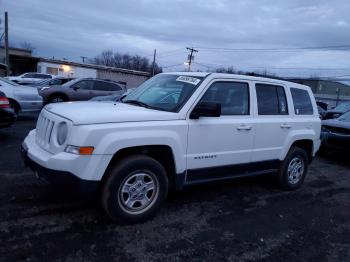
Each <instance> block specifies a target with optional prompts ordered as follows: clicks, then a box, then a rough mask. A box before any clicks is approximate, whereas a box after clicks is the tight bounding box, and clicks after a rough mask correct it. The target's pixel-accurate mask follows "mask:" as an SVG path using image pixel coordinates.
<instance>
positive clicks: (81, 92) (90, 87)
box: [39, 78, 126, 104]
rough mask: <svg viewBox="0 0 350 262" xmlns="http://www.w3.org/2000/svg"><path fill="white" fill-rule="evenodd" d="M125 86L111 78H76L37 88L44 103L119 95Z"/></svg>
mask: <svg viewBox="0 0 350 262" xmlns="http://www.w3.org/2000/svg"><path fill="white" fill-rule="evenodd" d="M125 91H126V88H125V87H123V86H121V85H120V84H118V83H117V82H114V81H111V80H103V79H95V78H78V79H75V80H72V81H69V82H67V83H65V84H63V85H53V86H48V87H44V88H42V89H41V90H39V94H40V95H41V96H42V97H43V100H44V104H47V103H59V102H66V101H86V100H90V99H91V98H93V97H96V96H107V95H121V94H123V93H125Z"/></svg>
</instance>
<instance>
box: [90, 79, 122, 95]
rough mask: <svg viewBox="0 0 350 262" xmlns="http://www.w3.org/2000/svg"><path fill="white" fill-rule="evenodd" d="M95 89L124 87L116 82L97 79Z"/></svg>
mask: <svg viewBox="0 0 350 262" xmlns="http://www.w3.org/2000/svg"><path fill="white" fill-rule="evenodd" d="M94 89H95V90H99V91H112V92H113V91H120V90H122V88H121V87H120V86H118V85H116V84H113V83H108V82H103V81H96V82H95V84H94Z"/></svg>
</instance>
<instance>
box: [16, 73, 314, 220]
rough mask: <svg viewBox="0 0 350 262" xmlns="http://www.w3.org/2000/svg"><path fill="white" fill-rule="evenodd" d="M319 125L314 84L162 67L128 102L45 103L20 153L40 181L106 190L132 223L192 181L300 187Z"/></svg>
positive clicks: (113, 210) (108, 205)
mask: <svg viewBox="0 0 350 262" xmlns="http://www.w3.org/2000/svg"><path fill="white" fill-rule="evenodd" d="M320 129H321V121H320V119H319V116H318V112H317V105H316V102H315V99H314V96H313V94H312V92H311V90H310V88H309V87H307V86H304V85H300V84H296V83H291V82H286V81H280V80H273V79H268V78H260V77H251V76H242V75H231V74H218V73H212V74H209V73H183V72H181V73H163V74H159V75H157V76H155V77H153V78H151V79H150V80H148V81H146V82H145V83H143V84H142V85H141V86H139V87H138V88H137V89H136V90H135V91H134V92H132V93H130V94H129V95H127V96H126V97H125V98H123V99H122V101H121V103H101V102H84V103H70V104H67V103H60V104H50V105H47V106H46V107H45V108H44V109H43V110H42V112H41V114H40V116H39V119H38V123H37V126H36V129H35V130H32V131H30V133H29V134H28V136H27V137H26V138H25V140H24V142H23V144H22V153H23V156H24V159H25V162H26V163H27V164H28V165H29V166H30V167H31V168H32V169H33V170H34V171H36V172H37V175H38V176H39V177H43V178H44V179H46V180H49V181H52V182H53V183H54V184H58V183H63V184H65V187H67V186H68V185H70V186H75V187H77V188H78V190H81V191H84V192H90V193H91V192H95V191H96V192H99V193H100V197H101V201H102V205H103V208H104V210H105V211H106V212H107V214H108V215H109V216H110V217H111V218H112V219H113V220H115V221H117V222H121V223H135V222H140V221H143V220H145V219H148V218H150V217H152V216H153V215H154V214H155V213H156V211H157V210H159V208H160V206H161V204H162V203H163V202H164V200H165V199H166V197H167V194H168V191H169V190H170V189H181V188H183V187H184V186H188V185H194V184H199V183H204V182H212V181H217V180H225V179H230V178H235V177H242V176H250V175H263V174H270V173H274V174H276V178H277V179H278V181H279V182H280V184H281V186H282V187H283V188H284V189H287V190H294V189H297V188H298V187H300V186H301V184H302V183H303V181H304V178H305V176H306V172H307V169H308V164H309V163H310V162H311V160H312V158H313V157H314V156H315V153H316V152H317V150H318V148H319V146H320ZM97 189H98V190H97Z"/></svg>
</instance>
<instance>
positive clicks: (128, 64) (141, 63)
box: [89, 50, 163, 74]
mask: <svg viewBox="0 0 350 262" xmlns="http://www.w3.org/2000/svg"><path fill="white" fill-rule="evenodd" d="M89 62H90V63H92V64H96V65H105V66H113V67H118V68H125V69H131V70H138V71H144V72H150V73H151V72H152V62H151V61H150V60H149V59H148V58H147V57H142V56H140V55H133V56H132V55H129V54H127V53H126V54H122V53H118V52H116V53H113V51H112V50H105V51H103V52H102V53H101V54H99V55H97V56H95V57H94V58H92V59H90V60H89ZM162 71H163V70H162V68H161V67H160V66H159V65H158V64H157V63H156V64H155V72H156V74H158V73H161V72H162Z"/></svg>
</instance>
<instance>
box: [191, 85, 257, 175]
mask: <svg viewBox="0 0 350 262" xmlns="http://www.w3.org/2000/svg"><path fill="white" fill-rule="evenodd" d="M250 88H251V87H250V85H249V83H248V82H233V81H217V82H214V83H212V84H211V85H210V87H209V88H208V89H207V90H206V92H205V93H204V95H203V97H202V98H201V100H200V102H202V101H204V102H215V103H220V104H221V116H220V117H199V119H188V124H189V132H188V149H187V178H186V180H187V182H192V181H196V180H198V181H201V180H211V179H220V178H222V177H227V176H228V177H231V176H234V175H239V174H242V173H245V172H246V171H247V170H248V169H245V168H244V167H245V166H246V165H248V164H249V163H250V161H251V155H252V150H253V140H254V139H253V138H254V128H255V125H254V120H253V117H252V115H253V113H252V110H253V107H252V106H251V105H252V103H251V101H250V100H251V98H250V95H249V94H250V93H251V92H250ZM200 102H199V103H200ZM238 165H239V166H238Z"/></svg>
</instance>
